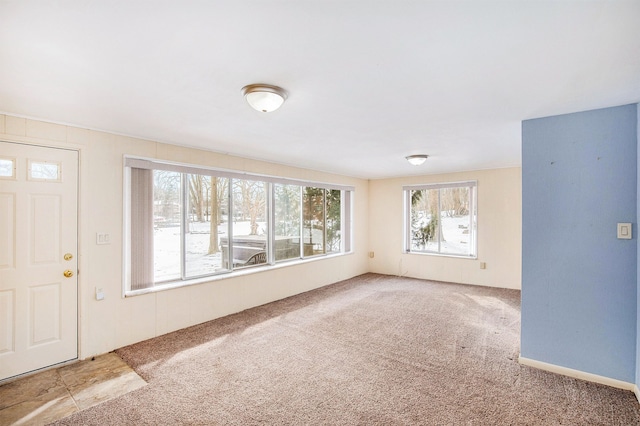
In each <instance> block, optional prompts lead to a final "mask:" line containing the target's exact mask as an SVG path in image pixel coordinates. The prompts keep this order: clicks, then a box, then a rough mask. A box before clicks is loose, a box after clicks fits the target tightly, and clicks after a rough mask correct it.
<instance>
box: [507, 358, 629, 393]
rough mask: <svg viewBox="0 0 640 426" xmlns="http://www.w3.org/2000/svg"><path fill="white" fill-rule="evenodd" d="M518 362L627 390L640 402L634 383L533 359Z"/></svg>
mask: <svg viewBox="0 0 640 426" xmlns="http://www.w3.org/2000/svg"><path fill="white" fill-rule="evenodd" d="M518 362H520V364H522V365H526V366H529V367H533V368H537V369H539V370H545V371H550V372H551V373H556V374H562V375H563V376H568V377H573V378H574V379H580V380H586V381H587V382H594V383H600V384H601V385H607V386H611V387H613V388H618V389H624V390H628V391H631V392H633V393H635V395H636V398H637V399H638V401H640V390H639V389H638V386H637V385H636V384H634V383H629V382H624V381H622V380H616V379H611V378H609V377H604V376H599V375H597V374H591V373H585V372H584V371H580V370H574V369H572V368H567V367H561V366H559V365H555V364H549V363H546V362H542V361H536V360H534V359H529V358H525V357H522V356H521V357H519V358H518Z"/></svg>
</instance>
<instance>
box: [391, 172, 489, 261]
mask: <svg viewBox="0 0 640 426" xmlns="http://www.w3.org/2000/svg"><path fill="white" fill-rule="evenodd" d="M450 188H468V189H469V191H470V196H469V231H470V232H469V240H470V241H469V254H458V253H448V252H443V251H442V246H441V243H442V241H441V239H440V238H439V239H438V251H434V250H426V249H425V250H416V249H412V247H411V243H412V238H411V208H412V206H411V191H416V190H438V215H439V217H442V210H441V208H442V205H441V192H440V191H441V190H442V189H450ZM402 194H403V207H404V221H403V247H402V252H403V253H405V254H421V255H429V256H444V257H457V258H463V259H477V258H478V181H477V180H469V181H460V182H442V183H429V184H417V185H403V187H402ZM438 228H439V232H438V235H440V236H441V235H442V220H439V221H438Z"/></svg>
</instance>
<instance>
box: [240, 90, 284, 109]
mask: <svg viewBox="0 0 640 426" xmlns="http://www.w3.org/2000/svg"><path fill="white" fill-rule="evenodd" d="M242 94H243V95H244V98H245V99H246V100H247V102H248V103H249V105H251V108H253V109H255V110H256V111H260V112H271V111H275V110H277V109H278V108H280V106H282V104H283V103H284V100H285V99H287V92H285V91H284V89H283V88H281V87H278V86H271V85H270V84H250V85H248V86H244V87H243V88H242Z"/></svg>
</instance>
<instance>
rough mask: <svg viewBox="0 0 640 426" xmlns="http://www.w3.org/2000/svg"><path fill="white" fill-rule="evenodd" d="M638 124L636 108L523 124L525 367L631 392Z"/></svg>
mask: <svg viewBox="0 0 640 426" xmlns="http://www.w3.org/2000/svg"><path fill="white" fill-rule="evenodd" d="M637 123H638V112H637V105H635V104H634V105H626V106H620V107H614V108H606V109H599V110H594V111H586V112H580V113H575V114H566V115H561V116H555V117H547V118H540V119H535V120H527V121H524V122H523V123H522V211H523V216H522V241H523V247H522V333H521V355H522V356H523V357H525V358H529V359H533V360H536V361H542V362H546V363H550V364H554V365H557V366H562V367H567V368H572V369H575V370H580V371H583V372H587V373H592V374H597V375H601V376H605V377H609V378H612V379H617V380H622V381H626V382H630V383H636V379H637V378H636V362H637V361H638V360H637V358H636V347H637V346H638V344H640V342H639V340H638V336H637V327H638V317H637V306H638V296H637V294H638V282H639V281H638V278H639V276H638V271H637V265H638V261H639V258H638V238H637V237H638V227H637V223H638V213H637V212H638V207H637V200H638V197H639V192H638V185H637V182H638V171H637V164H638V132H637ZM618 222H631V223H633V239H632V240H619V239H617V236H616V230H617V223H618Z"/></svg>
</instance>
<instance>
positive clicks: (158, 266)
mask: <svg viewBox="0 0 640 426" xmlns="http://www.w3.org/2000/svg"><path fill="white" fill-rule="evenodd" d="M180 187H181V184H180V173H178V172H168V171H163V170H154V171H153V225H154V236H153V252H154V277H155V281H156V282H159V281H167V280H173V279H180V278H181V274H180V269H181V267H180V266H181V265H180V263H181V258H182V257H181V253H180V245H181V244H180V241H181V235H180V232H181V225H180V222H181V220H180V217H181V216H180V210H181V209H180V205H181V202H180V198H181V197H180V194H181V188H180Z"/></svg>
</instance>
